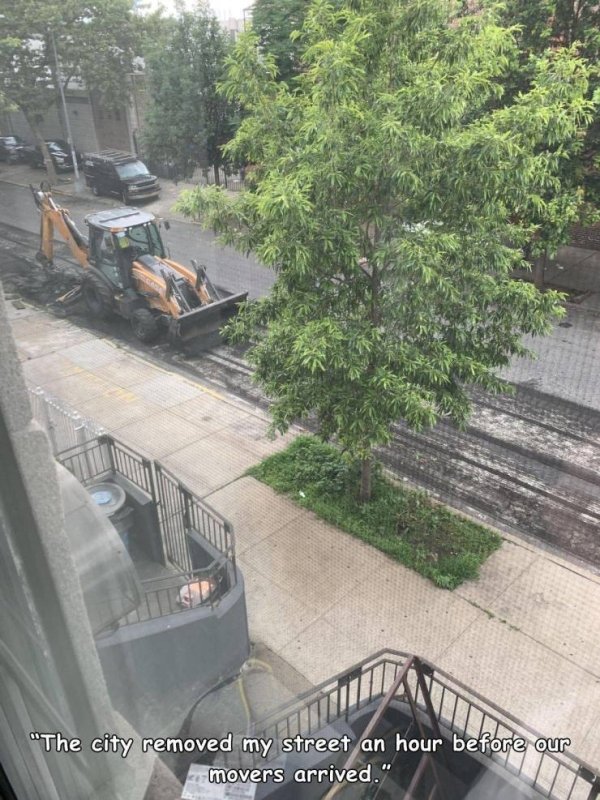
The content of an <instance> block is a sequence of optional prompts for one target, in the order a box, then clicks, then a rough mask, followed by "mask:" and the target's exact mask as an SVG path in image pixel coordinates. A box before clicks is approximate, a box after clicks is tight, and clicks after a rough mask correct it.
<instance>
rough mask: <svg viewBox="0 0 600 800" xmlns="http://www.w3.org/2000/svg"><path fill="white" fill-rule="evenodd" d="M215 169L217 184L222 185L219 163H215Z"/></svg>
mask: <svg viewBox="0 0 600 800" xmlns="http://www.w3.org/2000/svg"><path fill="white" fill-rule="evenodd" d="M213 170H214V173H215V186H220V185H221V178H220V177H219V165H218V164H213Z"/></svg>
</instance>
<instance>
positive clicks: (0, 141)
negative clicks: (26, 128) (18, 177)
mask: <svg viewBox="0 0 600 800" xmlns="http://www.w3.org/2000/svg"><path fill="white" fill-rule="evenodd" d="M24 147H27V142H26V141H25V139H21V137H20V136H0V161H7V162H8V163H9V164H14V163H15V161H22V160H23V148H24Z"/></svg>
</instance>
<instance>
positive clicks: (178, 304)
mask: <svg viewBox="0 0 600 800" xmlns="http://www.w3.org/2000/svg"><path fill="white" fill-rule="evenodd" d="M30 188H31V191H32V194H33V198H34V200H35V203H36V205H37V207H38V209H39V210H40V212H41V216H42V219H41V250H40V252H39V253H38V261H40V262H41V263H42V264H43V265H44V266H45V267H51V266H52V264H53V257H54V235H55V233H57V234H59V235H60V236H61V237H62V238H63V239H64V240H65V242H66V243H67V245H68V246H69V249H70V251H71V253H72V254H73V256H74V258H75V259H76V260H77V262H78V263H79V265H80V266H81V267H82V268H83V269H84V271H85V274H84V278H83V281H82V283H81V286H80V287H78V288H77V289H75V290H73V291H71V292H68V293H67V294H66V295H63V297H62V298H59V300H58V302H59V303H60V302H61V301H62V302H63V303H67V302H69V301H71V300H73V299H76V298H77V297H79V296H81V297H83V301H84V303H85V305H86V307H87V309H88V311H89V312H90V314H91V315H92V316H94V317H97V318H101V319H106V318H108V317H110V316H111V315H112V314H118V315H119V316H121V317H124V318H125V319H128V320H129V321H130V323H131V327H132V330H133V332H134V334H135V336H136V337H137V338H138V339H140V340H141V341H142V342H151V341H153V340H154V339H156V338H157V337H158V336H159V334H160V332H161V329H162V328H166V329H167V332H168V336H169V340H170V341H171V342H173V343H178V342H186V341H188V340H190V339H192V338H194V339H197V338H198V337H203V338H205V339H207V340H209V339H210V338H211V337H214V334H215V333H216V332H218V330H219V328H220V327H221V326H222V325H223V324H224V323H225V322H226V321H227V320H228V319H229V318H230V317H232V316H233V315H234V314H236V313H237V309H238V305H239V304H240V303H242V302H243V301H244V300H246V298H247V293H240V294H234V295H229V296H222V293H220V292H219V291H217V289H216V288H215V286H214V285H213V284H212V283H211V281H210V280H209V278H208V276H207V274H206V270H205V269H204V268H203V267H201V266H198V265H197V264H196V262H195V261H192V265H193V266H192V268H187V267H184V266H182V265H181V264H178V263H177V262H176V261H172V260H171V259H170V258H168V257H167V256H166V253H165V248H164V245H163V242H162V239H161V235H160V230H159V226H158V224H157V220H156V218H155V217H154V215H153V214H149V213H147V212H146V211H140V210H139V209H137V208H129V207H125V208H112V209H107V210H106V211H97V212H95V213H93V214H89V215H88V216H87V217H86V218H85V222H86V224H87V226H88V236H84V235H83V234H82V233H81V232H80V231H79V230H78V229H77V227H76V225H75V223H74V222H73V220H72V219H71V217H70V215H69V212H68V210H67V209H66V208H61V207H60V206H58V205H57V204H56V202H55V201H54V199H53V197H52V194H51V192H50V191H49V187H47V186H44V184H42V186H41V187H40V188H39V189H35V188H34V187H33V186H31V187H30Z"/></svg>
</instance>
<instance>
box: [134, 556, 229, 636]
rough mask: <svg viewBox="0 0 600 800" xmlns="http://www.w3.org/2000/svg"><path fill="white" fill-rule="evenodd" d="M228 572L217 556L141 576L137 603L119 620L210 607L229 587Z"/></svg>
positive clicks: (157, 617) (151, 617) (160, 615)
mask: <svg viewBox="0 0 600 800" xmlns="http://www.w3.org/2000/svg"><path fill="white" fill-rule="evenodd" d="M230 572H231V571H230V570H229V568H228V565H227V562H226V561H225V560H221V561H213V563H212V564H210V565H209V566H208V567H204V568H203V569H197V570H194V571H193V572H188V573H180V574H179V575H167V576H164V577H160V578H151V579H149V580H144V581H142V587H143V589H144V599H143V601H142V603H141V605H139V606H138V607H137V608H136V609H135V611H132V612H131V613H130V614H129V615H128V616H127V617H126V618H125V619H123V620H121V623H120V624H121V625H132V624H134V623H136V622H146V621H147V620H150V619H159V618H160V617H165V616H167V615H171V614H179V613H181V612H182V611H189V610H191V609H194V608H198V607H201V606H202V607H207V606H208V607H210V608H214V607H215V606H216V605H218V603H219V601H220V600H221V598H222V597H223V596H224V595H225V594H226V593H227V592H228V590H229V580H230Z"/></svg>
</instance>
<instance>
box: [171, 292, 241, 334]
mask: <svg viewBox="0 0 600 800" xmlns="http://www.w3.org/2000/svg"><path fill="white" fill-rule="evenodd" d="M247 297H248V292H241V293H240V294H232V295H230V296H229V297H224V298H223V299H222V300H217V301H216V302H214V303H210V304H209V305H206V306H202V308H195V309H194V310H193V311H188V312H187V313H185V314H182V315H181V316H180V317H177V319H174V320H172V325H171V328H170V332H171V334H172V335H173V336H174V337H175V339H177V340H178V341H180V342H189V341H190V340H192V339H195V340H196V339H197V340H198V342H199V343H200V344H203V342H202V341H200V340H203V339H205V340H206V345H207V346H211V345H212V344H214V340H215V339H216V338H217V337H218V334H219V330H220V329H221V328H222V327H223V325H225V323H226V322H227V321H228V320H230V319H231V318H232V317H234V316H235V315H236V314H237V313H238V306H239V304H240V303H243V302H244V301H245V300H246V299H247Z"/></svg>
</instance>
